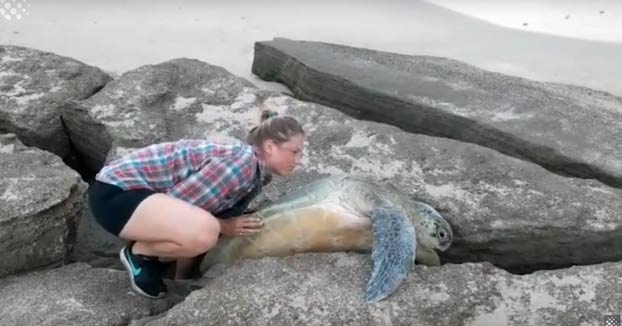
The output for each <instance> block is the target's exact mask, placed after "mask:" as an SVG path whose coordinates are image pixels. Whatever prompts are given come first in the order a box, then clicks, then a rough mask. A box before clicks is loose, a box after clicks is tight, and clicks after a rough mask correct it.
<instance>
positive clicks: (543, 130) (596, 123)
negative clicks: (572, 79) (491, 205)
mask: <svg viewBox="0 0 622 326" xmlns="http://www.w3.org/2000/svg"><path fill="white" fill-rule="evenodd" d="M579 64H580V63H579ZM253 73H255V74H256V75H258V76H259V77H261V78H263V79H265V80H269V81H280V82H283V83H284V84H286V85H287V86H289V88H290V89H291V90H292V91H293V92H294V93H295V94H296V96H297V97H299V98H301V99H303V100H309V101H314V102H318V103H321V104H324V105H328V106H331V107H334V108H336V109H339V110H341V111H343V112H346V113H348V114H350V115H352V116H354V117H357V118H360V119H366V120H374V121H380V122H385V123H389V124H393V125H396V126H398V127H400V128H402V129H404V130H407V131H410V132H415V133H423V134H428V135H433V136H440V137H447V138H453V139H458V140H461V141H465V142H471V143H476V144H480V145H482V146H485V147H489V148H493V149H495V150H498V151H500V152H502V153H505V154H508V155H512V156H515V157H519V158H524V159H528V160H531V161H533V162H536V163H537V164H540V165H542V166H544V167H546V168H547V169H550V170H552V171H555V172H558V173H561V174H564V175H573V176H578V177H582V178H596V179H599V180H601V181H602V182H604V183H606V184H609V185H613V186H616V187H622V98H620V97H616V96H613V95H611V94H609V93H605V92H601V91H596V90H591V89H587V88H583V87H575V86H569V85H561V84H552V83H541V82H535V81H529V80H526V79H522V78H516V77H511V76H506V75H502V74H499V73H493V72H488V71H484V70H481V69H478V68H475V67H473V66H470V65H467V64H464V63H462V62H459V61H455V60H449V59H445V58H438V57H429V56H410V55H400V54H394V53H386V52H378V51H372V50H367V49H359V48H352V47H346V46H340V45H333V44H326V43H318V42H301V41H292V40H287V39H275V40H273V41H268V42H258V43H256V44H255V57H254V62H253Z"/></svg>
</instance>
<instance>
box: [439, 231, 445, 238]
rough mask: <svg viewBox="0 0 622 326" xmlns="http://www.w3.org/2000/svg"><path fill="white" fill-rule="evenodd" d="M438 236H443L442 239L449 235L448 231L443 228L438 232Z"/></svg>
mask: <svg viewBox="0 0 622 326" xmlns="http://www.w3.org/2000/svg"><path fill="white" fill-rule="evenodd" d="M438 236H439V237H441V239H445V237H446V236H447V233H445V231H443V230H441V231H439V232H438Z"/></svg>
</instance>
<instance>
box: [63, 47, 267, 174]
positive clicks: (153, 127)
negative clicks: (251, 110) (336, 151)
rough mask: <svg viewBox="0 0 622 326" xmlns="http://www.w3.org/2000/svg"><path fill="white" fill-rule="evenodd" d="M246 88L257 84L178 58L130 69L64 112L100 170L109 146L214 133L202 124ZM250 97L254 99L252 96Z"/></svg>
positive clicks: (77, 144)
mask: <svg viewBox="0 0 622 326" xmlns="http://www.w3.org/2000/svg"><path fill="white" fill-rule="evenodd" d="M245 87H246V88H251V87H253V85H252V84H251V83H250V82H247V81H245V80H243V79H241V78H237V77H234V76H232V75H231V74H230V73H228V72H227V71H226V70H225V69H223V68H220V67H216V66H212V65H209V64H206V63H203V62H200V61H198V60H191V59H176V60H171V61H168V62H165V63H162V64H159V65H147V66H143V67H141V68H138V69H136V70H133V71H130V72H127V73H125V74H123V75H122V76H121V77H119V78H117V79H115V80H113V81H112V82H110V83H108V84H107V85H106V87H105V88H103V89H102V90H101V91H100V92H98V93H97V94H95V95H94V96H92V97H90V98H88V99H86V100H85V101H80V102H78V101H74V103H72V104H70V105H67V106H66V107H65V108H64V110H63V111H64V116H65V117H66V118H65V123H66V125H67V128H68V131H69V133H70V137H71V138H72V140H73V143H74V145H75V147H76V149H77V150H78V151H79V152H80V154H81V156H82V158H83V160H84V161H85V162H87V165H88V166H89V167H90V168H91V169H93V170H99V168H100V167H101V165H102V163H103V162H104V161H105V159H106V156H107V155H108V154H109V151H110V149H111V148H112V149H114V150H116V149H117V147H123V148H133V147H141V146H144V145H146V144H153V143H157V142H162V141H168V140H176V139H179V138H184V137H204V136H205V135H206V134H209V133H210V132H213V131H214V130H206V129H204V127H205V126H206V125H205V124H204V123H203V122H209V121H212V120H214V119H218V118H221V117H218V116H212V114H213V113H214V112H221V111H223V110H225V108H226V109H228V108H229V106H230V105H231V104H232V103H234V102H235V101H236V96H237V95H238V94H243V93H242V89H243V88H245ZM249 96H250V95H249ZM238 100H242V101H243V102H244V99H238ZM248 101H250V102H249V103H248V104H250V103H252V102H253V101H254V97H253V98H251V99H249V100H248ZM247 106H248V105H244V106H241V107H239V108H238V109H239V110H244V109H246V108H247ZM257 119H258V118H257ZM223 120H224V119H223ZM120 154H123V153H119V155H120Z"/></svg>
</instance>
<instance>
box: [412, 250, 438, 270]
mask: <svg viewBox="0 0 622 326" xmlns="http://www.w3.org/2000/svg"><path fill="white" fill-rule="evenodd" d="M416 256H417V259H416V260H415V262H416V263H417V264H421V265H426V266H441V258H440V257H439V256H438V254H437V253H436V251H434V250H432V249H430V248H426V247H423V246H417V250H416Z"/></svg>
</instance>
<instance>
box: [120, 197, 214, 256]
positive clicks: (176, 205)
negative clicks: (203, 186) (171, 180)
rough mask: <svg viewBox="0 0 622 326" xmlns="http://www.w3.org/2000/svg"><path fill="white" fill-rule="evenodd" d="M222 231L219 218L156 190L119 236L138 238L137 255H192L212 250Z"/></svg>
mask: <svg viewBox="0 0 622 326" xmlns="http://www.w3.org/2000/svg"><path fill="white" fill-rule="evenodd" d="M219 234H220V225H219V223H218V220H216V218H215V217H214V216H212V214H210V213H209V212H207V211H205V210H203V209H201V208H199V207H196V206H193V205H191V204H189V203H187V202H185V201H183V200H180V199H177V198H174V197H171V196H168V195H165V194H159V193H156V194H153V195H151V196H149V197H147V198H145V199H144V200H143V201H142V202H141V203H140V204H139V205H138V207H136V209H135V210H134V212H133V214H132V215H131V217H130V219H129V220H128V222H127V223H126V224H125V226H124V227H123V229H122V230H121V232H120V233H119V236H120V237H121V238H123V239H127V240H132V241H135V244H134V246H133V252H134V253H135V254H141V255H145V256H156V257H164V258H167V257H168V258H191V257H195V256H198V255H199V254H202V253H204V252H206V251H208V250H210V249H211V248H212V247H213V246H214V245H215V244H216V242H217V241H218V235H219Z"/></svg>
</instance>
